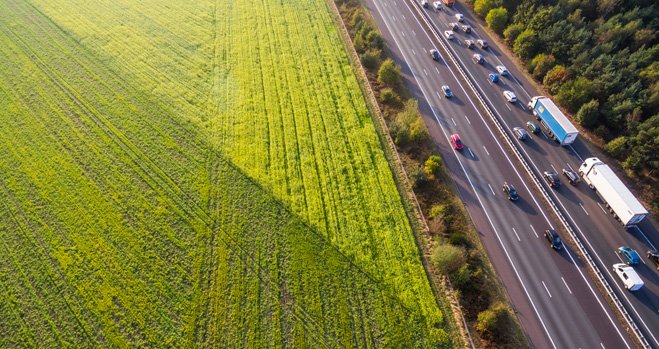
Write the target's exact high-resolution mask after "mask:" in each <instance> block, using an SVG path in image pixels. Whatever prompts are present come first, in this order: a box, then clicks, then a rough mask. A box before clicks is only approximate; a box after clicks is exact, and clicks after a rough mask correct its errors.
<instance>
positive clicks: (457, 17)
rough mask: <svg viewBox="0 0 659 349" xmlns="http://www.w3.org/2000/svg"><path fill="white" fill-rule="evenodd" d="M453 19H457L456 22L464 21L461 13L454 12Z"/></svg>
mask: <svg viewBox="0 0 659 349" xmlns="http://www.w3.org/2000/svg"><path fill="white" fill-rule="evenodd" d="M455 19H457V20H458V22H464V21H465V16H464V15H462V13H456V14H455Z"/></svg>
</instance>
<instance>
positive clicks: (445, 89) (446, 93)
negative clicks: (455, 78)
mask: <svg viewBox="0 0 659 349" xmlns="http://www.w3.org/2000/svg"><path fill="white" fill-rule="evenodd" d="M442 92H444V97H446V98H451V97H453V92H451V89H450V88H449V87H448V86H447V85H444V86H442Z"/></svg>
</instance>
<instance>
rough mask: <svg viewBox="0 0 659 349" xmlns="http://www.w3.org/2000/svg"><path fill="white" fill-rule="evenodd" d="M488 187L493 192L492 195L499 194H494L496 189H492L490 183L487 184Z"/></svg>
mask: <svg viewBox="0 0 659 349" xmlns="http://www.w3.org/2000/svg"><path fill="white" fill-rule="evenodd" d="M487 186H488V187H490V191H492V195H494V196H497V194H495V193H494V189H492V186H491V185H490V183H487Z"/></svg>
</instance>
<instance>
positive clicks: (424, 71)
mask: <svg viewBox="0 0 659 349" xmlns="http://www.w3.org/2000/svg"><path fill="white" fill-rule="evenodd" d="M423 73H424V74H426V76H428V71H427V70H426V69H425V68H424V69H423Z"/></svg>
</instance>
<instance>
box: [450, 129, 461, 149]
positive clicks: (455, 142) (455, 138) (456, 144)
mask: <svg viewBox="0 0 659 349" xmlns="http://www.w3.org/2000/svg"><path fill="white" fill-rule="evenodd" d="M451 145H452V146H453V149H455V150H462V148H463V147H464V145H463V144H462V141H461V140H460V136H459V135H458V134H457V133H454V134H452V135H451Z"/></svg>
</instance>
